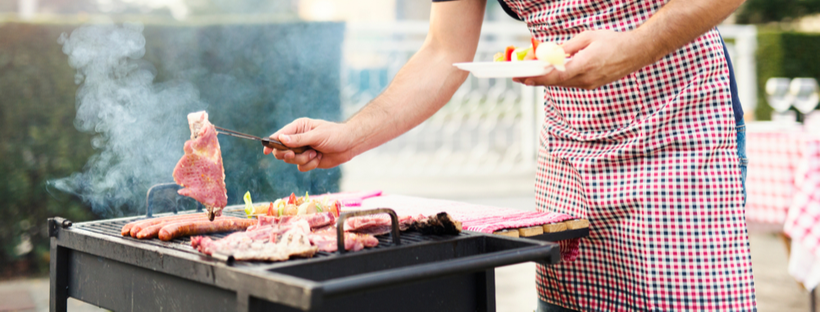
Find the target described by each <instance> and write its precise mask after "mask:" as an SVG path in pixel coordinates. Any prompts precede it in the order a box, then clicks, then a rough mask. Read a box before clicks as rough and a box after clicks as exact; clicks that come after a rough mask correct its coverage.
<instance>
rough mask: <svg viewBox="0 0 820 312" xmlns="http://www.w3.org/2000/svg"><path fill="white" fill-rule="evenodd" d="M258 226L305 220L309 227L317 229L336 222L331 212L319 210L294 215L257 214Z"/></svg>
mask: <svg viewBox="0 0 820 312" xmlns="http://www.w3.org/2000/svg"><path fill="white" fill-rule="evenodd" d="M258 218H259V226H260V227H262V226H266V225H271V224H280V223H287V222H293V221H296V220H305V221H307V223H308V224H309V225H310V228H311V229H318V228H321V227H325V226H328V225H330V224H333V223H334V222H336V216H334V215H333V213H331V212H319V213H313V214H307V215H296V216H282V217H274V216H259V217H258Z"/></svg>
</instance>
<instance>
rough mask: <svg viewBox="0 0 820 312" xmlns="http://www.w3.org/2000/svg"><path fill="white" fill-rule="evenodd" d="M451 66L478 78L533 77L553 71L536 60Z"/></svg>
mask: <svg viewBox="0 0 820 312" xmlns="http://www.w3.org/2000/svg"><path fill="white" fill-rule="evenodd" d="M453 66H455V67H458V68H459V69H461V70H466V71H469V72H470V73H472V74H473V75H474V76H476V77H478V78H509V77H535V76H541V75H544V74H546V73H548V72H550V71H552V69H553V67H552V65H550V63H547V62H544V61H537V60H534V61H518V62H470V63H455V64H453Z"/></svg>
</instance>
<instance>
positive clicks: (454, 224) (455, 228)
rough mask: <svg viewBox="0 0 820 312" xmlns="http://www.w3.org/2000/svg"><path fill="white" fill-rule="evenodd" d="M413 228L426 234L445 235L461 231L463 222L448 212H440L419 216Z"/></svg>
mask: <svg viewBox="0 0 820 312" xmlns="http://www.w3.org/2000/svg"><path fill="white" fill-rule="evenodd" d="M413 228H415V229H416V230H417V231H419V232H421V234H426V235H430V234H432V235H445V234H450V235H452V234H458V233H461V222H459V221H457V220H455V219H453V218H452V217H450V215H449V214H447V213H446V212H439V213H438V214H436V215H434V216H429V217H427V218H419V219H418V220H416V222H415V223H414V224H413Z"/></svg>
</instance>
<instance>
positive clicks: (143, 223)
mask: <svg viewBox="0 0 820 312" xmlns="http://www.w3.org/2000/svg"><path fill="white" fill-rule="evenodd" d="M205 215H206V214H205V213H190V214H184V215H174V216H167V217H160V218H152V219H147V220H140V221H137V222H135V223H134V225H132V226H131V229H130V230H129V233H130V234H131V237H134V238H136V237H137V233H139V232H140V231H142V229H144V228H146V227H149V226H152V225H156V224H159V223H161V222H163V221H171V220H188V219H196V218H199V217H200V216H205Z"/></svg>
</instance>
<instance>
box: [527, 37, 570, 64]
mask: <svg viewBox="0 0 820 312" xmlns="http://www.w3.org/2000/svg"><path fill="white" fill-rule="evenodd" d="M535 57H536V59H538V60H542V61H545V62H547V63H550V64H552V66H555V69H557V70H560V71H565V70H567V69H566V67H564V62H565V60H566V57H567V54H566V52H564V49H563V48H561V46H559V45H557V44H555V43H553V42H544V43H541V44H539V45H538V49H536V51H535Z"/></svg>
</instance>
